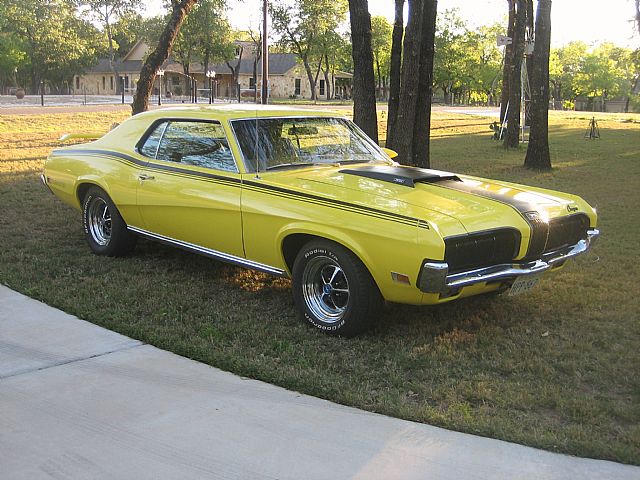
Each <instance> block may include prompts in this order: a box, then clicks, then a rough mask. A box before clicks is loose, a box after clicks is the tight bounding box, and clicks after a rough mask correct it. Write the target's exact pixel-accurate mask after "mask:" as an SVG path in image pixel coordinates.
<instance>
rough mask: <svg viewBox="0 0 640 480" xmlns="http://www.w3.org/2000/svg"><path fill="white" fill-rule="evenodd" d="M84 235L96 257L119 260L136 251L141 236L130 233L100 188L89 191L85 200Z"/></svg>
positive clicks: (113, 205) (83, 201)
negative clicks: (116, 258) (137, 241)
mask: <svg viewBox="0 0 640 480" xmlns="http://www.w3.org/2000/svg"><path fill="white" fill-rule="evenodd" d="M82 224H83V227H84V234H85V237H86V239H87V243H88V244H89V247H90V248H91V250H92V251H93V253H95V254H97V255H104V256H108V257H119V256H122V255H126V254H128V253H130V252H131V250H133V248H134V247H135V244H136V240H137V236H136V235H134V234H133V233H131V232H130V231H129V230H127V224H126V223H125V222H124V220H123V219H122V216H121V215H120V212H118V209H117V208H116V206H115V204H114V203H113V201H112V200H111V199H110V198H109V196H108V195H107V194H106V193H105V192H104V190H102V189H101V188H98V187H91V188H89V190H87V193H86V194H85V196H84V198H83V200H82Z"/></svg>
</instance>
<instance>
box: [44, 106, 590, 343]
mask: <svg viewBox="0 0 640 480" xmlns="http://www.w3.org/2000/svg"><path fill="white" fill-rule="evenodd" d="M394 155H395V154H394V152H392V151H390V150H386V149H383V148H380V147H378V146H377V145H376V144H375V143H374V142H373V141H371V139H369V138H368V137H367V136H366V135H364V134H363V133H362V131H361V130H360V129H358V127H357V126H356V125H354V124H353V123H352V122H351V121H349V120H347V119H345V118H342V117H340V116H337V115H336V114H334V113H330V112H319V111H317V110H303V109H290V108H285V107H257V108H256V106H254V105H251V106H238V105H230V106H220V107H218V106H215V107H184V108H171V109H162V110H155V111H151V112H147V113H144V114H140V115H136V116H134V117H132V118H130V119H128V120H126V121H125V122H123V123H122V124H121V125H119V126H118V127H116V128H115V129H113V130H111V131H110V132H109V133H107V134H105V135H104V136H102V137H101V138H98V139H97V140H95V141H92V142H90V143H84V144H76V145H72V146H68V147H64V148H59V149H56V150H54V151H53V152H52V153H51V155H50V156H49V158H48V160H47V163H46V166H45V170H44V173H43V175H42V181H43V182H44V184H45V185H47V186H48V187H49V189H50V190H51V191H52V192H53V193H54V194H55V195H56V196H57V197H58V198H59V199H61V200H62V201H64V202H66V203H68V204H70V205H72V206H74V207H76V208H78V209H79V210H81V211H82V218H83V223H84V231H85V234H86V238H87V242H88V243H89V246H90V248H91V249H92V250H93V252H95V253H96V254H98V255H107V256H118V255H126V254H128V253H130V252H131V250H132V249H133V248H134V245H135V243H136V239H137V238H138V236H143V237H147V238H150V239H153V240H157V241H160V242H164V243H167V244H170V245H175V246H177V247H180V248H184V249H187V250H191V251H193V252H197V253H200V254H203V255H206V256H208V257H212V258H215V259H217V260H223V261H226V262H230V263H233V264H236V265H241V266H244V267H248V268H253V269H256V270H260V271H263V272H267V273H270V274H273V275H281V276H286V277H291V278H292V283H293V295H294V299H295V303H296V305H297V308H298V310H299V312H300V315H301V317H302V318H303V319H305V320H306V321H307V322H309V323H311V324H312V325H314V326H316V327H318V328H319V329H322V330H324V331H326V332H329V333H332V334H338V335H343V336H352V335H355V334H357V333H358V332H361V331H362V330H363V329H365V328H366V327H367V326H368V325H369V324H370V323H371V320H372V319H373V318H375V316H376V315H377V314H378V311H379V307H380V304H381V302H382V301H383V299H384V300H387V301H391V302H399V303H407V304H415V305H425V304H437V303H442V302H448V301H451V300H455V299H458V298H461V297H467V296H470V295H477V294H483V293H489V292H495V291H503V290H509V291H510V293H512V294H515V293H520V292H524V291H527V290H529V289H530V288H531V287H532V286H533V285H534V284H535V282H536V281H537V278H538V277H539V274H541V273H542V272H546V271H552V270H556V269H558V268H560V267H562V265H564V263H565V261H566V260H568V259H570V258H572V257H575V256H576V255H579V254H581V253H584V252H586V251H587V250H588V249H589V247H590V246H591V244H592V243H593V241H594V240H595V239H596V237H597V236H598V230H596V229H595V226H596V213H595V210H594V209H593V208H591V207H590V206H589V205H588V204H587V203H586V202H585V201H584V200H582V199H581V198H580V197H577V196H575V195H569V194H566V193H559V192H554V191H549V190H544V189H541V188H533V187H525V186H522V185H515V184H512V183H506V182H498V181H493V180H486V179H483V178H475V177H470V176H467V175H462V174H454V173H448V172H442V171H437V170H425V169H420V168H414V167H407V166H401V165H398V164H397V163H395V162H394V161H393V160H392V159H391V157H393V156H394Z"/></svg>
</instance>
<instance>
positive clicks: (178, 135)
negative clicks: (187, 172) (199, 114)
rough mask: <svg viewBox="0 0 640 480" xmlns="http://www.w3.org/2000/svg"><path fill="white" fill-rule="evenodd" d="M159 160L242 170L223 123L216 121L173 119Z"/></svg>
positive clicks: (165, 134) (159, 151)
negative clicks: (234, 158) (230, 147)
mask: <svg viewBox="0 0 640 480" xmlns="http://www.w3.org/2000/svg"><path fill="white" fill-rule="evenodd" d="M154 133H155V132H154ZM156 159H157V160H164V161H166V162H176V163H180V164H182V165H193V166H196V167H206V168H213V169H215V170H224V171H228V172H237V171H238V170H237V168H236V164H235V161H234V160H233V155H232V154H231V150H230V149H229V143H228V142H227V138H226V136H225V134H224V130H223V129H222V125H220V124H219V123H214V122H188V121H184V122H182V121H172V122H169V125H168V126H167V128H166V129H165V131H164V135H163V136H162V141H161V142H160V147H159V148H158V155H157V156H156Z"/></svg>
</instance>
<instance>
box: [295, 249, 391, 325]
mask: <svg viewBox="0 0 640 480" xmlns="http://www.w3.org/2000/svg"><path fill="white" fill-rule="evenodd" d="M293 297H294V300H295V303H296V306H297V308H298V311H299V313H300V315H301V317H302V318H303V319H304V320H305V321H306V322H308V323H310V324H311V325H313V326H314V327H316V328H319V329H320V330H323V331H325V332H327V333H330V334H333V335H340V336H344V337H352V336H354V335H357V334H358V333H361V332H362V331H364V330H366V329H367V328H368V327H370V326H371V325H372V324H373V322H374V321H375V318H376V315H377V313H378V312H379V311H380V306H381V304H382V296H381V295H380V292H379V291H378V287H377V286H376V284H375V282H374V281H373V278H371V275H370V274H369V271H368V270H367V269H366V267H365V266H364V265H363V264H362V262H361V261H360V259H359V258H358V257H356V256H355V255H354V254H353V253H352V252H350V251H349V250H347V249H346V248H344V247H343V246H341V245H338V244H337V243H334V242H330V241H326V240H318V241H313V242H310V243H308V244H307V245H305V246H304V247H303V248H302V249H301V250H300V252H299V253H298V255H297V257H296V260H295V262H294V265H293Z"/></svg>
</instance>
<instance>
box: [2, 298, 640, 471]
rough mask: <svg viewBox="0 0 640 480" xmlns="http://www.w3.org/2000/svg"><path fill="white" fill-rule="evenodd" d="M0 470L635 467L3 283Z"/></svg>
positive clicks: (319, 469) (564, 468)
mask: <svg viewBox="0 0 640 480" xmlns="http://www.w3.org/2000/svg"><path fill="white" fill-rule="evenodd" d="M0 478H2V479H7V480H17V479H29V480H36V479H50V478H55V479H83V480H85V479H109V480H112V479H136V480H141V479H170V478H171V479H175V478H180V479H192V478H207V479H296V480H298V479H331V480H338V479H366V480H374V479H386V480H388V479H396V478H398V479H509V480H514V479H536V480H540V479H563V480H566V479H580V480H585V479H599V480H603V479H616V480H623V479H640V468H638V467H631V466H627V465H620V464H616V463H612V462H606V461H599V460H589V459H581V458H574V457H569V456H566V455H558V454H554V453H549V452H545V451H542V450H536V449H533V448H528V447H523V446H521V445H516V444H512V443H507V442H502V441H498V440H491V439H486V438H481V437H476V436H473V435H467V434H462V433H456V432H450V431H447V430H443V429H440V428H435V427H431V426H428V425H422V424H418V423H412V422H406V421H403V420H397V419H394V418H389V417H385V416H382V415H376V414H371V413H367V412H363V411H360V410H357V409H354V408H349V407H344V406H341V405H336V404H334V403H331V402H327V401H324V400H319V399H317V398H313V397H308V396H306V395H301V394H298V393H296V392H290V391H287V390H284V389H282V388H278V387H274V386H272V385H269V384H266V383H262V382H258V381H254V380H247V379H243V378H240V377H237V376H235V375H232V374H230V373H226V372H223V371H221V370H218V369H215V368H211V367H209V366H207V365H203V364H201V363H198V362H194V361H191V360H188V359H186V358H183V357H179V356H177V355H174V354H172V353H169V352H166V351H163V350H159V349H157V348H154V347H152V346H149V345H145V344H142V343H140V342H138V341H136V340H132V339H130V338H127V337H124V336H122V335H118V334H116V333H113V332H110V331H108V330H105V329H103V328H100V327H97V326H95V325H93V324H91V323H88V322H85V321H83V320H79V319H77V318H75V317H73V316H70V315H67V314H65V313H63V312H60V311H59V310H56V309H54V308H51V307H48V306H46V305H44V304H42V303H40V302H37V301H35V300H32V299H30V298H27V297H24V296H23V295H20V294H18V293H15V292H13V291H12V290H10V289H8V288H6V287H4V286H0Z"/></svg>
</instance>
